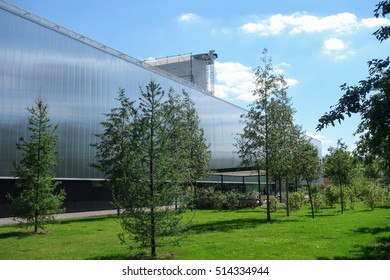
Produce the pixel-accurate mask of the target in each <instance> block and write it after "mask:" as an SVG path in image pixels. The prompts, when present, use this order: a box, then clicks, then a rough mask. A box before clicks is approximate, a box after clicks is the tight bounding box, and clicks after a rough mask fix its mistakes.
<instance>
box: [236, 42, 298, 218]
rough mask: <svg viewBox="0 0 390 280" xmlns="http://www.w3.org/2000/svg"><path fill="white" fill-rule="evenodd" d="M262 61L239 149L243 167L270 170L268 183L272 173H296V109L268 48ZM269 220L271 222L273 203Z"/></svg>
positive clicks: (242, 119)
mask: <svg viewBox="0 0 390 280" xmlns="http://www.w3.org/2000/svg"><path fill="white" fill-rule="evenodd" d="M261 61H262V63H263V65H261V66H259V67H257V68H256V70H255V82H254V83H255V90H254V91H253V96H254V97H255V100H254V102H253V103H252V104H251V105H250V109H249V111H248V112H247V113H246V114H243V115H242V116H241V121H242V123H243V124H244V125H245V127H244V129H243V132H242V133H241V134H239V135H237V136H238V137H237V144H236V147H237V148H238V151H237V152H238V155H239V157H240V158H241V161H242V165H244V166H255V167H256V168H257V169H258V170H260V169H265V170H267V174H266V180H268V177H269V175H268V174H270V173H271V172H273V173H274V174H278V175H280V176H284V177H288V176H289V175H290V174H291V173H292V169H293V163H292V162H293V157H292V153H291V147H292V146H293V142H294V133H293V132H294V131H295V126H294V123H293V115H294V113H295V110H294V109H293V107H292V105H291V100H290V98H289V97H288V96H287V89H288V84H287V82H286V80H285V78H284V77H283V75H281V74H280V73H277V71H275V70H274V69H273V66H272V63H271V59H270V58H269V57H268V56H267V50H266V49H264V50H263V57H262V58H261ZM268 193H269V192H268ZM268 199H269V195H267V200H268ZM267 220H268V221H270V220H271V216H270V209H269V203H268V204H267Z"/></svg>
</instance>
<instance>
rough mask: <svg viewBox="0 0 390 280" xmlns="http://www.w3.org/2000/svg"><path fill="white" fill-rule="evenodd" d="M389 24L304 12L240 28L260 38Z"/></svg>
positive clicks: (346, 14) (383, 20)
mask: <svg viewBox="0 0 390 280" xmlns="http://www.w3.org/2000/svg"><path fill="white" fill-rule="evenodd" d="M388 24H390V20H388V19H385V18H365V19H362V20H361V21H360V22H359V20H358V18H357V16H356V15H355V14H353V13H339V14H336V15H330V16H325V17H317V16H313V15H310V14H307V13H306V12H297V13H294V14H291V15H282V14H276V15H272V16H270V17H268V18H266V19H263V20H260V21H259V22H249V23H246V24H244V25H242V26H241V30H243V31H244V32H245V33H257V34H259V35H261V36H270V35H279V34H281V33H282V32H284V31H286V32H288V33H290V34H301V33H321V32H326V31H329V32H334V33H336V34H345V33H351V32H353V31H356V30H357V29H358V28H359V27H363V28H373V27H378V26H381V25H388Z"/></svg>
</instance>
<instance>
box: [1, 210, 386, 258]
mask: <svg viewBox="0 0 390 280" xmlns="http://www.w3.org/2000/svg"><path fill="white" fill-rule="evenodd" d="M389 214H390V206H389V205H387V206H382V207H378V208H376V209H375V210H374V211H370V210H369V209H368V208H365V207H364V206H363V205H359V207H358V208H357V210H355V211H351V210H350V211H347V212H345V213H344V214H343V215H341V214H340V212H339V208H328V209H323V210H321V212H320V213H318V216H317V217H316V218H315V219H314V220H313V219H311V217H310V212H309V210H308V208H305V209H302V210H299V211H294V212H292V213H291V216H290V217H286V216H285V212H284V211H282V210H278V212H276V213H272V215H271V218H272V222H270V223H267V222H266V220H265V218H266V213H265V209H244V210H240V211H212V210H198V211H196V212H195V215H194V212H187V213H186V214H185V217H184V218H185V219H191V218H192V219H193V221H192V224H191V225H190V229H189V236H188V238H186V239H184V240H183V241H182V242H181V244H180V246H176V247H173V246H172V247H163V248H158V253H159V254H160V256H162V257H164V258H167V256H169V258H171V259H183V260H185V259H191V260H193V259H198V260H213V259H240V260H244V259H276V260H285V259H288V260H312V259H385V260H388V259H390V215H389ZM46 230H47V231H48V233H42V234H32V233H29V232H26V231H25V230H23V229H21V228H19V227H17V226H14V225H13V226H10V225H8V226H1V227H0V248H1V250H0V259H3V260H6V259H24V260H26V259H49V260H51V259H56V260H57V259H58V260H60V259H128V258H131V257H129V254H130V252H129V250H128V249H127V247H126V246H125V245H121V244H120V242H119V239H118V233H120V232H121V227H120V224H119V222H118V220H117V218H116V217H115V216H103V217H90V218H83V219H68V220H62V221H61V222H60V223H59V224H54V225H49V226H47V228H46Z"/></svg>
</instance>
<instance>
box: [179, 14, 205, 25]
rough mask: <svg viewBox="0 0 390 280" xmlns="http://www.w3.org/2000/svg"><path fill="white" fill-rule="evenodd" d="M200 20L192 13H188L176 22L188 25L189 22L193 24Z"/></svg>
mask: <svg viewBox="0 0 390 280" xmlns="http://www.w3.org/2000/svg"><path fill="white" fill-rule="evenodd" d="M198 20H200V17H199V16H198V15H196V14H193V13H188V14H182V15H181V16H180V17H179V18H178V21H179V22H182V23H190V22H195V21H198Z"/></svg>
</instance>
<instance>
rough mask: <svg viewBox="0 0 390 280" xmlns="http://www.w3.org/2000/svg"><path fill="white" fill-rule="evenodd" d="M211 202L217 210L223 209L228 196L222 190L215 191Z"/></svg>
mask: <svg viewBox="0 0 390 280" xmlns="http://www.w3.org/2000/svg"><path fill="white" fill-rule="evenodd" d="M211 202H212V204H213V208H214V209H215V210H222V209H223V208H224V206H225V203H226V196H225V194H224V193H222V192H221V191H215V192H213V194H212V195H211Z"/></svg>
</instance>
